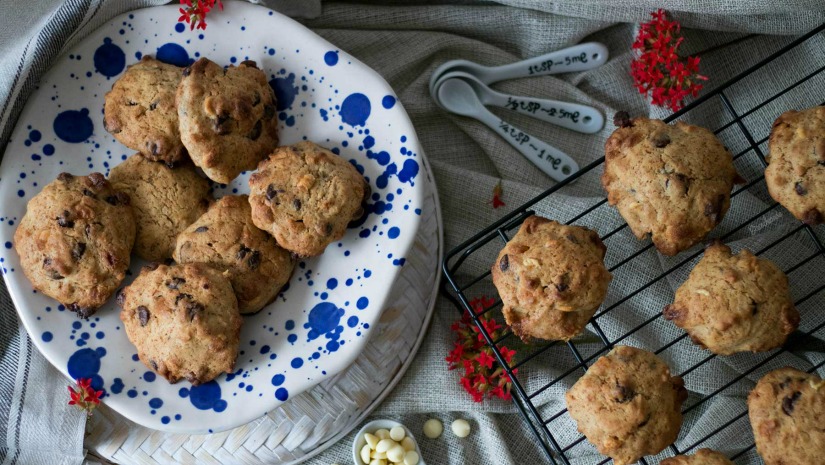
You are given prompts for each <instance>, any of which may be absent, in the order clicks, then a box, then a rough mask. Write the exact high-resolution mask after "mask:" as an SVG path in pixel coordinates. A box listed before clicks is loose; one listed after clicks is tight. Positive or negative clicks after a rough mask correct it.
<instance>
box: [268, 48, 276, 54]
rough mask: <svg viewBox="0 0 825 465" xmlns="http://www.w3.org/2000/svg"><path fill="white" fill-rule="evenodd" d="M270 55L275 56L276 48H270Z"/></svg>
mask: <svg viewBox="0 0 825 465" xmlns="http://www.w3.org/2000/svg"><path fill="white" fill-rule="evenodd" d="M269 55H270V56H271V55H275V49H274V48H270V49H269Z"/></svg>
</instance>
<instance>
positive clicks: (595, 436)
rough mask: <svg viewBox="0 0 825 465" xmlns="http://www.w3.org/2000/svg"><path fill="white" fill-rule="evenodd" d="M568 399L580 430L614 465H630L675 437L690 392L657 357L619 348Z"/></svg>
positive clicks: (662, 446) (646, 352)
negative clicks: (682, 409) (683, 405)
mask: <svg viewBox="0 0 825 465" xmlns="http://www.w3.org/2000/svg"><path fill="white" fill-rule="evenodd" d="M565 398H566V400H567V409H568V411H569V413H570V416H571V417H572V418H573V419H574V420H575V421H576V424H577V425H578V430H579V432H580V433H582V434H584V436H585V437H586V438H587V440H588V441H590V442H591V443H592V444H593V445H595V446H596V448H597V449H598V450H599V452H600V453H602V454H604V455H607V456H609V457H611V458H612V459H613V463H614V464H615V465H629V464H631V463H636V461H638V460H639V459H640V458H641V457H643V456H645V455H651V454H657V453H659V452H661V451H662V450H663V449H664V448H665V447H667V446H668V445H669V444H671V443H672V442H673V441H675V440H676V437H677V436H678V434H679V429H680V428H681V425H682V412H681V408H682V402H684V400H685V399H686V398H687V391H686V390H685V387H684V383H683V382H682V378H680V377H678V376H671V374H670V369H669V368H668V366H667V365H666V364H665V362H663V361H662V360H661V359H659V357H657V356H656V355H654V354H652V353H651V352H648V351H646V350H642V349H637V348H634V347H628V346H617V347H615V348H614V349H613V350H611V351H610V352H609V353H608V354H607V355H605V356H603V357H601V358H600V359H598V360H597V361H596V363H594V364H593V366H591V367H590V369H588V370H587V373H585V374H584V376H582V377H581V378H580V379H579V380H578V381H577V382H576V384H574V385H573V387H572V388H571V389H570V390H569V391H567V394H566V396H565Z"/></svg>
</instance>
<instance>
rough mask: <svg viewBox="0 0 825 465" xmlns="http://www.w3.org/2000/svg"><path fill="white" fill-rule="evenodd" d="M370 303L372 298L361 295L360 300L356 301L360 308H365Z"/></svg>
mask: <svg viewBox="0 0 825 465" xmlns="http://www.w3.org/2000/svg"><path fill="white" fill-rule="evenodd" d="M369 304H370V299H368V298H366V297H361V298H359V299H358V302H356V303H355V306H356V307H358V310H363V309H365V308H367V305H369Z"/></svg>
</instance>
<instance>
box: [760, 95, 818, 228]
mask: <svg viewBox="0 0 825 465" xmlns="http://www.w3.org/2000/svg"><path fill="white" fill-rule="evenodd" d="M768 148H769V150H770V161H769V164H768V168H767V169H766V170H765V182H766V183H767V185H768V191H769V192H770V193H771V197H773V198H774V200H776V201H777V202H779V203H780V204H781V205H782V206H783V207H785V208H787V209H788V211H789V212H791V214H792V215H793V216H795V217H797V218H798V219H800V220H802V221H804V222H805V223H807V224H810V225H816V224H820V223H823V222H825V106H818V107H814V108H809V109H807V110H803V111H793V110H791V111H788V112H785V113H783V114H782V116H780V117H779V118H777V120H776V121H774V123H773V129H772V130H771V138H770V141H769V142H768Z"/></svg>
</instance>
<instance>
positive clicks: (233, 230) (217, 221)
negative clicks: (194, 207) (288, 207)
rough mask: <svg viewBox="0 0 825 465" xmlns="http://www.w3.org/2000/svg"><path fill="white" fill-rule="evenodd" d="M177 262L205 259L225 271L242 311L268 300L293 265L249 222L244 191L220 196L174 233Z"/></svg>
mask: <svg viewBox="0 0 825 465" xmlns="http://www.w3.org/2000/svg"><path fill="white" fill-rule="evenodd" d="M173 257H174V258H175V261H177V262H178V263H206V264H209V265H211V266H212V267H214V268H216V269H218V270H221V271H226V272H227V273H228V275H229V280H230V281H231V282H232V288H233V289H235V296H236V297H237V298H238V308H239V310H240V312H241V313H242V314H250V313H255V312H257V311H258V310H260V309H262V308H263V307H264V306H265V305H267V304H268V303H270V302H272V301H273V300H274V299H275V297H277V296H278V293H279V292H280V291H281V288H283V287H284V285H285V284H286V283H287V282H289V278H290V276H292V271H293V270H294V269H295V259H293V257H292V254H291V253H289V252H288V251H286V250H284V249H282V248H281V247H280V246H278V243H277V242H275V238H273V237H272V236H270V235H269V234H267V233H265V232H263V231H261V230H260V229H258V228H256V227H255V225H254V224H252V209H251V207H250V206H249V200H248V199H247V196H245V195H228V196H226V197H223V198H221V199H220V200H218V201H217V202H215V204H214V205H212V206H211V207H209V210H208V211H207V212H206V213H205V214H203V216H201V217H200V218H198V219H197V220H196V221H195V222H194V223H193V224H192V225H191V226H189V227H188V228H187V229H186V230H185V231H184V232H182V233H180V235H178V239H177V244H176V247H175V253H174V255H173Z"/></svg>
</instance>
